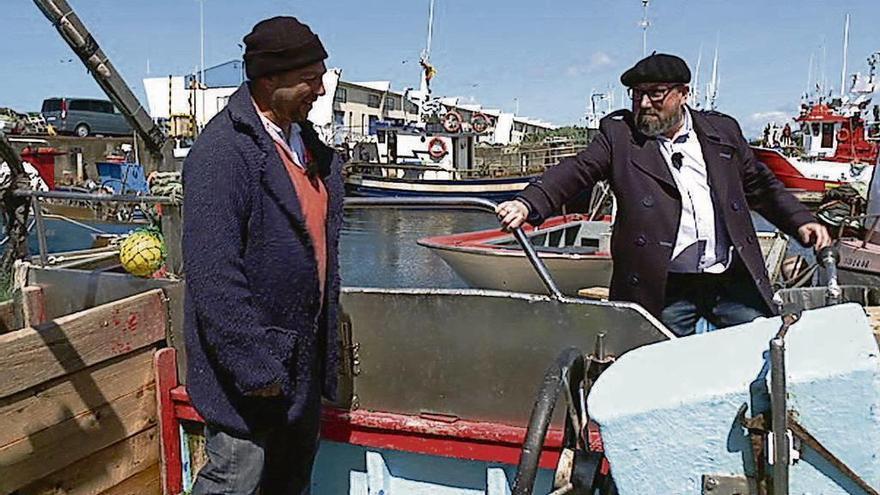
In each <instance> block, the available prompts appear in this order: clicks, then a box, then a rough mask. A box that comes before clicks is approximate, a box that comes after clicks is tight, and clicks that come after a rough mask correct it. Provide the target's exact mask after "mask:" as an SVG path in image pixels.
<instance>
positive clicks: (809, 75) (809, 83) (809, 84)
mask: <svg viewBox="0 0 880 495" xmlns="http://www.w3.org/2000/svg"><path fill="white" fill-rule="evenodd" d="M812 90H813V53H812V52H811V53H810V67H809V68H808V69H807V93H806V97H807V99H808V100H809V98H810V92H811V91H812Z"/></svg>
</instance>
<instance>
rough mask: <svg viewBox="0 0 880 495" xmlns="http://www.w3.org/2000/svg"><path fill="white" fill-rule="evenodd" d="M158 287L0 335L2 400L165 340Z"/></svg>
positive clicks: (161, 298) (163, 303) (163, 307)
mask: <svg viewBox="0 0 880 495" xmlns="http://www.w3.org/2000/svg"><path fill="white" fill-rule="evenodd" d="M166 325H167V312H166V304H165V300H164V298H163V297H162V291H161V290H159V289H154V290H151V291H148V292H145V293H143V294H138V295H135V296H132V297H128V298H125V299H121V300H119V301H114V302H111V303H108V304H104V305H102V306H98V307H97V308H92V309H88V310H85V311H81V312H79V313H74V314H72V315H67V316H62V317H61V318H58V319H56V320H53V321H50V322H47V323H45V324H42V325H39V326H37V327H29V328H23V329H21V330H18V331H15V332H12V333H8V334H5V335H0V363H3V367H2V368H0V398H2V397H7V396H9V395H11V394H14V393H16V392H19V391H21V390H25V389H27V388H30V387H33V386H34V385H38V384H40V383H43V382H45V381H47V380H50V379H52V378H56V377H59V376H64V375H67V374H70V373H75V372H77V371H79V370H82V369H84V368H86V367H88V366H91V365H93V364H97V363H100V362H102V361H105V360H107V359H110V358H112V357H114V356H119V355H122V354H126V353H129V352H131V351H134V350H137V349H141V348H143V347H146V346H148V345H152V344H154V343H156V342H158V341H161V340H163V339H164V338H165V328H166Z"/></svg>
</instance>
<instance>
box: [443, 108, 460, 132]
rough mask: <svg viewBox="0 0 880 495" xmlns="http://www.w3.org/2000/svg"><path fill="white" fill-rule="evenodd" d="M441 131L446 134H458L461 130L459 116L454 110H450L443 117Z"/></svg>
mask: <svg viewBox="0 0 880 495" xmlns="http://www.w3.org/2000/svg"><path fill="white" fill-rule="evenodd" d="M442 121H443V129H445V130H446V132H458V131H460V130H461V122H462V118H461V114H460V113H458V112H456V111H455V110H450V111H448V112H446V113H445V114H444V115H443V118H442Z"/></svg>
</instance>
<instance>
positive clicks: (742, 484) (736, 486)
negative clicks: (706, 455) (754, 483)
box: [701, 474, 752, 495]
mask: <svg viewBox="0 0 880 495" xmlns="http://www.w3.org/2000/svg"><path fill="white" fill-rule="evenodd" d="M701 493H702V494H703V495H750V494H751V493H752V492H751V491H749V480H748V478H746V477H745V476H729V475H722V474H704V475H703V491H702V492H701Z"/></svg>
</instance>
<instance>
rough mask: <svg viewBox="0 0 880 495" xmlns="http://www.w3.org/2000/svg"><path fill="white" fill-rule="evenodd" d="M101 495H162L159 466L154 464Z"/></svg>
mask: <svg viewBox="0 0 880 495" xmlns="http://www.w3.org/2000/svg"><path fill="white" fill-rule="evenodd" d="M101 495H162V483H160V482H159V465H158V464H154V465H153V466H151V467H150V468H149V469H145V470H144V471H141V472H140V473H138V474H136V475H134V476H132V477H131V478H129V479H127V480H125V481H123V482H122V483H120V484H118V485H116V486H114V487H113V488H111V489H109V490H107V491H105V492H102V493H101Z"/></svg>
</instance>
